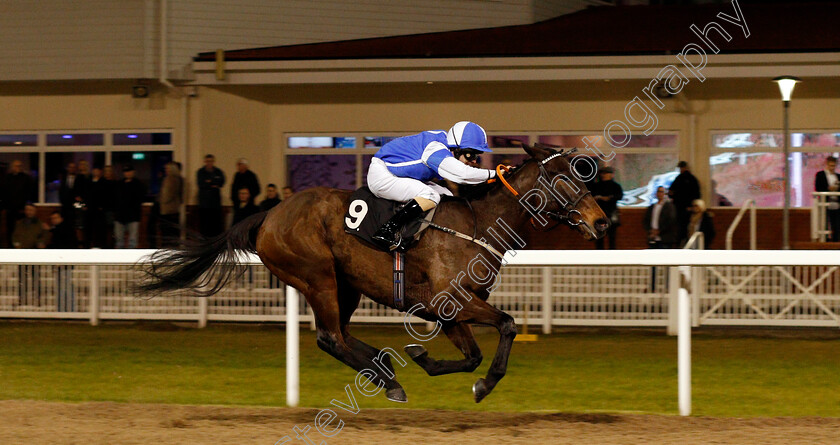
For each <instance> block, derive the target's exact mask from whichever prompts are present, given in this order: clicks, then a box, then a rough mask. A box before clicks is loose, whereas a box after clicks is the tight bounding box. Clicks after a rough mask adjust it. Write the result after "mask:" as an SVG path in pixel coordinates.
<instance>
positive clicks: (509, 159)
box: [286, 132, 678, 206]
mask: <svg viewBox="0 0 840 445" xmlns="http://www.w3.org/2000/svg"><path fill="white" fill-rule="evenodd" d="M404 134H405V135H408V134H413V133H411V132H409V133H404ZM401 135H402V134H400V135H398V134H390V135H377V134H359V133H356V134H342V135H312V134H302V135H288V136H287V137H286V142H287V148H288V150H287V151H286V161H287V162H286V165H287V168H288V176H287V177H288V182H289V185H290V186H292V187H293V188H294V189H295V190H303V189H306V188H309V187H316V186H327V187H337V188H344V189H348V190H352V189H355V188H358V187H361V186H363V185H366V184H367V171H368V166H369V165H370V159H371V158H372V157H373V155H374V154H375V153H376V151H377V150H379V148H381V147H382V146H384V145H385V144H387V143H388V142H390V141H392V140H393V139H396V138H397V137H399V136H401ZM584 137H588V138H589V140H590V141H592V142H591V144H594V145H595V146H597V147H601V148H603V151H604V152H608V150H607V149H608V148H610V147H609V146H607V145H606V143H605V142H603V141H602V138H601V137H600V136H598V135H587V134H559V133H558V134H540V133H531V134H529V133H527V132H509V133H501V134H492V133H491V134H488V135H487V138H488V144H489V145H490V148H491V149H492V150H493V152H492V153H488V154H485V155H482V156H481V157H480V160H479V164H480V165H481V167H482V168H488V169H490V168H495V167H496V165H498V164H506V165H520V164H521V163H522V162H523V161H525V160H526V159H527V158H528V155H527V154H526V153H525V152H524V151H523V149H522V146H521V144H522V143H524V144H531V143H533V142H534V141H539V142H542V143H546V144H552V145H558V146H561V147H569V148H571V147H584V146H585V143H584V142H583V138H584ZM351 141H352V144H351ZM631 141H632V142H631V144H629V145H628V147H625V148H622V149H620V150H615V151H616V156H615V158H614V159H613V160H612V161H611V162H610V165H611V166H612V167H614V168H615V169H616V180H617V181H618V182H619V183H620V184H621V185H622V187H623V188H624V190H625V199H624V200H622V201H621V203H620V204H621V205H637V206H642V205H645V206H646V205H649V203H650V202H651V200H652V198H653V196H654V194H655V193H654V192H655V190H656V187H657V186H659V185H666V186H668V185H670V184H671V181H673V179H674V178H675V177H676V175H677V170H676V166H677V161H678V156H677V147H678V135H677V134H676V133H666V134H661V135H651V136H642V135H634V136H633V138H632V140H631ZM610 150H611V148H610ZM580 154H582V155H587V156H588V155H591V153H589V152H587V151H585V150H582V151H581V153H580ZM584 167H586V164H584V163H579V164H578V168H584ZM589 173H590V172H584V171H581V172H580V174H581V175H582V176H586V175H587V174H589Z"/></svg>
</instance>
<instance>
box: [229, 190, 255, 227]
mask: <svg viewBox="0 0 840 445" xmlns="http://www.w3.org/2000/svg"><path fill="white" fill-rule="evenodd" d="M237 198H238V199H237V202H238V204H237V205H236V207H234V208H233V224H236V223H238V222H239V221H242V220H243V219H245V218H247V217H249V216H251V215H253V214H256V213H259V212H260V208H259V207H257V206H256V205H255V204H254V200H253V199H251V192H250V191H249V190H248V188H247V187H242V188H241V189H239V193H238V196H237Z"/></svg>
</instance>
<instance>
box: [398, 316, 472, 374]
mask: <svg viewBox="0 0 840 445" xmlns="http://www.w3.org/2000/svg"><path fill="white" fill-rule="evenodd" d="M443 332H445V333H446V336H447V337H449V339H450V340H452V343H453V344H454V345H455V347H457V348H458V350H460V351H461V353H462V354H464V358H463V360H435V359H433V358H431V357H429V353H428V352H426V348H424V347H423V346H421V345H416V344H415V345H408V346H406V347H405V352H407V353H408V356H409V357H411V359H412V360H414V362H415V363H417V364H418V365H420V367H421V368H423V369H424V370H425V371H426V373H428V374H429V375H431V376H435V375H443V374H452V373H455V372H473V371H475V369H476V368H478V365H480V364H481V359H482V357H481V349H479V348H478V343H476V341H475V336H474V335H473V332H472V328H471V327H470V325H468V324H466V323H456V324H446V325H444V327H443Z"/></svg>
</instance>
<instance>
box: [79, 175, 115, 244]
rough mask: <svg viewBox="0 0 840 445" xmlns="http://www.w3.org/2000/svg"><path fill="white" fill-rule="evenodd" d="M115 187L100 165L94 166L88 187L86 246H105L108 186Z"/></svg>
mask: <svg viewBox="0 0 840 445" xmlns="http://www.w3.org/2000/svg"><path fill="white" fill-rule="evenodd" d="M109 187H111V188H113V187H114V184H113V183H111V184H109V183H108V181H107V180H106V179H105V177H104V176H103V171H102V169H101V168H100V167H94V168H93V170H92V173H91V176H90V182H89V183H88V188H87V199H86V202H85V203H86V204H87V224H85V247H98V248H103V247H105V233H106V227H105V200H106V199H107V194H108V193H109V190H108V188H109Z"/></svg>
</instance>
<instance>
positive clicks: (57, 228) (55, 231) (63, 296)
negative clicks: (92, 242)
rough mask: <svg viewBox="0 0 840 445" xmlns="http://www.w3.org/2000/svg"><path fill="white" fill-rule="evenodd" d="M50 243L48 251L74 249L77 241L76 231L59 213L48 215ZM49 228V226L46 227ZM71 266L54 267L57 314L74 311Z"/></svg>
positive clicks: (74, 302) (77, 244)
mask: <svg viewBox="0 0 840 445" xmlns="http://www.w3.org/2000/svg"><path fill="white" fill-rule="evenodd" d="M50 224H51V228H50V235H51V236H50V243H49V244H48V245H47V248H49V249H76V248H78V247H79V240H78V238H76V229H75V228H74V227H73V225H72V224H70V222H69V221H66V220H65V219H64V217H62V216H61V212H58V211H56V212H53V213H52V215H50ZM48 227H49V226H48ZM72 278H73V266H66V265H63V266H55V286H56V296H57V297H58V311H59V312H74V311H75V310H76V293H75V291H74V290H73V281H72Z"/></svg>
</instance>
